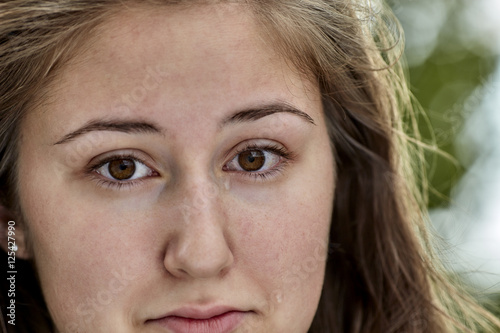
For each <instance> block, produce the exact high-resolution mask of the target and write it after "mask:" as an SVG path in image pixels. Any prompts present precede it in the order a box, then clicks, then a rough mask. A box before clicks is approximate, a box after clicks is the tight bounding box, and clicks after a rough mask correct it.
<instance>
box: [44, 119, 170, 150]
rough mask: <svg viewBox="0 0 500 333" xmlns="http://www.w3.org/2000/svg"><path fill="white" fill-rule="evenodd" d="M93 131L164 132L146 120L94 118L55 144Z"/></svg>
mask: <svg viewBox="0 0 500 333" xmlns="http://www.w3.org/2000/svg"><path fill="white" fill-rule="evenodd" d="M93 131H115V132H123V133H131V134H132V133H139V134H140V133H146V134H147V133H151V134H162V133H163V132H162V130H161V129H159V128H158V127H157V126H155V125H153V124H151V123H148V122H144V121H126V120H92V121H90V122H88V123H87V124H85V125H83V126H82V127H80V128H79V129H77V130H76V131H73V132H71V133H68V134H66V135H65V136H63V138H62V139H61V140H59V141H57V142H56V143H54V145H59V144H63V143H67V142H69V141H72V140H74V139H75V138H76V137H78V136H81V135H83V134H86V133H89V132H93Z"/></svg>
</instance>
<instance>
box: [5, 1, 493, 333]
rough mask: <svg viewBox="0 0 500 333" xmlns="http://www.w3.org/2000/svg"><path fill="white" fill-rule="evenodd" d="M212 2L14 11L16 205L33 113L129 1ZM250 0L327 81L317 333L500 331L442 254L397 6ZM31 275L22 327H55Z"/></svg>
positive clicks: (10, 110) (12, 201)
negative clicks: (325, 213)
mask: <svg viewBox="0 0 500 333" xmlns="http://www.w3.org/2000/svg"><path fill="white" fill-rule="evenodd" d="M199 2H202V1H194V0H150V1H141V2H139V1H136V2H134V1H125V0H78V1H60V0H59V1H56V0H53V1H35V0H12V1H4V2H2V3H0V154H1V155H0V180H1V183H0V184H2V185H1V188H0V194H1V198H0V199H1V202H0V204H1V205H2V206H4V207H7V208H9V210H10V211H11V212H14V213H15V214H17V215H18V216H21V214H20V212H21V211H22V207H18V206H17V204H18V201H17V199H16V179H17V176H16V169H17V168H16V160H17V158H16V157H17V145H18V142H19V138H18V137H17V133H18V129H19V126H20V122H21V121H22V118H23V115H24V114H25V113H26V112H29V110H30V109H33V108H35V107H37V104H38V103H41V102H43V100H44V99H43V97H44V95H45V94H47V93H48V92H49V91H50V82H53V80H55V79H57V73H58V72H59V71H60V70H61V69H64V64H65V62H66V61H67V60H68V59H70V58H71V55H72V54H74V53H75V52H78V50H79V48H81V47H82V45H83V44H84V42H86V41H87V40H88V38H89V37H88V36H93V35H94V34H93V30H94V29H96V28H98V27H99V25H100V23H102V22H103V21H104V20H105V19H106V18H107V17H109V15H111V14H112V13H113V12H117V11H119V10H120V9H121V8H123V6H124V5H126V4H135V5H140V6H145V5H165V4H167V5H191V4H194V3H199ZM205 2H215V1H205ZM218 2H221V1H218ZM233 2H238V1H233ZM240 2H242V3H244V4H246V5H247V6H249V8H250V9H252V11H253V12H254V13H255V17H256V19H257V20H259V21H260V23H261V24H260V27H261V29H262V31H261V32H262V34H263V36H264V37H265V38H264V39H265V40H266V41H268V42H269V45H270V46H271V47H274V48H275V49H276V50H277V51H278V53H279V54H281V55H282V57H283V60H284V61H287V62H289V63H290V64H291V65H292V66H293V67H294V68H296V69H297V70H298V71H300V72H301V73H302V74H304V75H307V77H308V78H313V79H314V80H315V81H316V82H317V83H318V85H319V87H320V89H321V92H322V96H323V105H324V114H325V117H326V119H327V125H328V129H329V133H330V136H331V142H332V149H333V151H334V154H335V163H336V170H337V184H336V189H335V202H334V212H333V216H332V224H331V234H330V244H329V247H330V248H329V256H328V259H327V270H326V276H325V283H324V288H323V293H322V296H321V300H320V305H319V308H318V311H317V314H316V316H315V318H314V321H313V324H312V327H311V329H310V332H311V333H320V332H321V333H324V332H345V333H363V332H364V333H390V332H406V333H412V332H413V333H416V332H431V333H441V332H462V331H470V332H477V331H480V330H486V331H487V332H492V331H494V330H500V323H499V321H498V320H497V319H495V318H494V317H493V316H492V315H491V314H489V313H488V312H486V311H485V310H483V309H482V308H481V307H480V306H479V305H477V304H476V303H475V302H474V301H473V300H472V299H471V298H470V297H469V296H467V295H466V294H465V292H463V291H461V290H460V289H459V288H457V287H455V286H453V285H452V284H451V283H450V282H449V281H448V278H447V276H446V275H445V274H444V270H443V269H442V268H441V266H440V265H439V263H438V260H437V258H436V256H435V255H434V251H433V247H432V242H431V240H430V237H429V234H428V231H427V230H428V227H427V225H426V224H427V218H426V215H425V196H422V195H420V194H419V193H421V192H422V190H423V189H425V186H423V185H422V184H424V182H422V178H423V171H422V170H423V169H422V168H421V165H419V162H418V159H417V158H416V157H418V156H419V154H420V153H421V146H419V145H418V135H417V134H416V133H417V132H416V131H415V128H416V125H415V121H414V118H413V112H414V108H413V102H412V100H411V98H410V94H409V92H408V90H407V87H406V82H405V79H404V75H403V69H402V68H403V67H402V65H401V63H400V62H398V58H399V57H400V55H401V50H402V45H403V42H402V34H401V29H400V27H399V25H398V23H397V20H396V19H395V18H394V17H393V16H392V15H391V13H390V11H389V10H388V9H387V8H386V7H385V6H383V5H382V4H380V3H378V2H376V1H373V2H372V1H368V0H367V1H361V0H360V1H357V0H273V1H264V0H246V1H240ZM415 143H417V144H415ZM419 152H420V153H419ZM412 161H413V163H412ZM417 183H419V184H420V187H419V186H417ZM2 222H5V221H2ZM21 222H22V221H21ZM24 227H27V226H24ZM24 269H25V271H24V273H23V275H24V276H26V279H27V281H19V282H18V289H22V290H25V291H27V292H25V294H26V297H25V298H23V300H22V302H24V303H26V304H25V305H19V307H20V308H26V309H28V311H29V312H30V313H32V314H33V315H30V316H29V318H32V319H33V320H32V321H31V322H25V323H24V325H25V327H24V328H21V327H19V326H18V327H17V330H15V332H33V331H36V332H43V331H50V330H52V329H53V327H52V324H51V322H50V318H49V316H48V314H47V311H46V309H45V306H44V303H43V298H42V296H41V293H40V292H39V290H38V291H36V290H32V289H28V286H33V285H37V281H36V272H34V271H30V269H31V265H29V264H27V265H26V267H25V268H24ZM21 284H22V285H21ZM2 290H6V289H5V288H3V289H2ZM3 294H4V292H2V310H3V311H5V306H6V302H5V300H4V299H3V297H4V295H3ZM35 315H36V316H35ZM25 318H26V317H23V319H22V320H23V321H24V320H25ZM18 319H19V321H20V320H21V315H20V314H19V313H18Z"/></svg>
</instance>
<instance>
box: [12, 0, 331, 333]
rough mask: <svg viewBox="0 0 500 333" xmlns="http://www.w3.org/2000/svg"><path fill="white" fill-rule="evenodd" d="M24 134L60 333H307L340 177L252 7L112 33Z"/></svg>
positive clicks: (158, 16)
mask: <svg viewBox="0 0 500 333" xmlns="http://www.w3.org/2000/svg"><path fill="white" fill-rule="evenodd" d="M50 92H51V95H50V96H51V98H50V99H49V102H48V103H45V104H44V106H43V107H40V108H38V109H37V110H34V111H33V112H32V113H30V114H29V115H28V116H27V117H26V118H25V119H24V122H23V124H22V129H21V132H22V139H21V144H20V156H19V175H20V178H19V179H20V187H19V191H20V200H21V206H22V208H23V213H24V218H25V219H26V222H27V224H28V225H29V232H30V233H29V236H30V241H31V244H32V247H33V253H34V257H35V260H36V267H37V270H38V272H39V275H40V281H41V286H42V290H43V293H44V296H45V299H46V302H47V304H48V307H49V310H50V313H51V315H52V317H53V319H54V321H55V324H56V326H57V328H58V329H59V331H61V332H122V333H128V332H175V333H180V332H203V333H209V332H214V333H215V332H218V333H221V332H223V333H226V332H306V331H307V330H308V327H309V326H310V323H311V321H312V319H313V316H314V314H315V312H316V308H317V304H318V300H319V296H320V292H321V289H322V285H323V275H324V266H325V259H326V252H327V247H326V244H327V242H328V232H329V224H330V217H331V210H332V201H333V185H334V168H333V157H332V153H331V149H330V142H329V138H328V134H327V130H326V126H325V122H324V119H323V115H322V106H321V100H320V94H319V91H318V87H317V86H316V85H314V84H311V83H310V82H309V81H308V80H307V79H305V78H304V77H303V76H300V75H298V74H297V72H296V71H294V70H293V68H292V67H291V66H290V65H289V64H288V63H286V62H285V61H284V60H283V58H281V57H279V56H278V55H277V54H276V53H274V51H273V49H272V48H271V47H270V45H269V44H267V43H266V42H264V39H262V35H261V34H260V33H259V30H258V27H257V24H256V22H255V21H254V19H253V18H252V15H251V13H250V12H249V11H248V10H247V9H245V8H244V7H243V6H241V5H211V6H208V5H207V6H197V7H191V8H189V9H186V8H185V9H180V8H176V7H168V8H165V9H158V8H155V9H152V10H147V9H140V10H139V9H137V8H136V9H133V10H130V11H128V12H123V13H121V14H120V15H117V16H114V17H113V18H112V19H110V20H109V21H108V22H107V23H106V24H105V25H104V26H103V29H102V30H101V33H100V34H99V35H98V37H97V38H96V39H95V40H93V42H92V43H89V44H88V45H87V47H86V48H84V50H83V51H82V52H81V53H80V54H79V55H78V56H77V57H76V58H74V59H73V61H72V62H71V63H70V64H68V66H67V67H66V68H65V69H64V70H63V72H62V73H61V76H60V77H59V78H58V80H57V82H56V83H55V85H54V86H52V87H50Z"/></svg>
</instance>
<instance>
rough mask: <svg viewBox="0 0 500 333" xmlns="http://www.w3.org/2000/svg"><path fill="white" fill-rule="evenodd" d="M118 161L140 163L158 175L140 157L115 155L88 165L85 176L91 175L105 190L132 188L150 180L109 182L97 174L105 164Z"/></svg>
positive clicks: (143, 178) (109, 180)
mask: <svg viewBox="0 0 500 333" xmlns="http://www.w3.org/2000/svg"><path fill="white" fill-rule="evenodd" d="M120 159H123V160H132V161H134V162H139V163H142V164H144V165H145V166H146V167H147V168H149V169H151V170H152V171H153V172H154V173H155V174H158V172H157V171H155V170H154V169H153V168H151V167H150V166H148V164H147V163H146V162H144V160H143V159H141V158H140V157H138V156H136V155H134V154H116V155H111V156H108V157H106V158H104V159H102V160H100V161H98V162H96V163H94V164H92V165H90V166H89V167H88V168H87V174H89V175H91V176H92V177H93V178H94V179H95V181H96V182H97V185H98V186H101V187H105V188H116V189H118V190H120V189H122V188H124V187H127V188H132V187H134V186H137V185H140V184H142V182H143V181H144V180H145V179H146V178H150V177H142V178H138V179H134V180H122V181H119V180H111V179H108V178H105V177H104V176H102V175H100V174H99V173H98V172H97V170H98V169H100V168H101V167H102V166H104V165H106V164H107V163H110V162H112V161H115V160H120ZM98 175H99V176H98ZM151 177H154V176H151Z"/></svg>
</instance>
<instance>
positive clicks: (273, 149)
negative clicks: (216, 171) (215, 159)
mask: <svg viewBox="0 0 500 333" xmlns="http://www.w3.org/2000/svg"><path fill="white" fill-rule="evenodd" d="M249 150H261V151H266V152H270V153H273V154H275V155H277V156H278V157H279V158H280V159H281V160H280V161H279V162H278V164H277V165H276V166H273V167H272V169H270V170H266V171H263V172H259V171H253V172H252V171H229V172H236V173H239V174H243V176H246V177H251V178H252V179H253V180H256V181H258V180H267V179H270V178H272V177H273V176H276V174H279V173H281V172H282V171H283V170H284V168H285V167H286V166H287V164H288V163H289V162H291V161H293V159H294V155H293V153H292V152H289V151H288V150H286V149H285V148H283V147H281V146H278V145H272V144H264V145H258V144H248V145H246V146H244V147H243V148H241V149H239V150H237V151H236V153H235V154H234V155H233V157H232V158H231V159H230V160H229V162H227V163H226V164H225V165H224V167H225V166H226V165H227V164H228V163H230V162H231V161H233V160H234V159H235V158H236V157H237V156H238V155H240V154H241V153H244V152H246V151H249Z"/></svg>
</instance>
